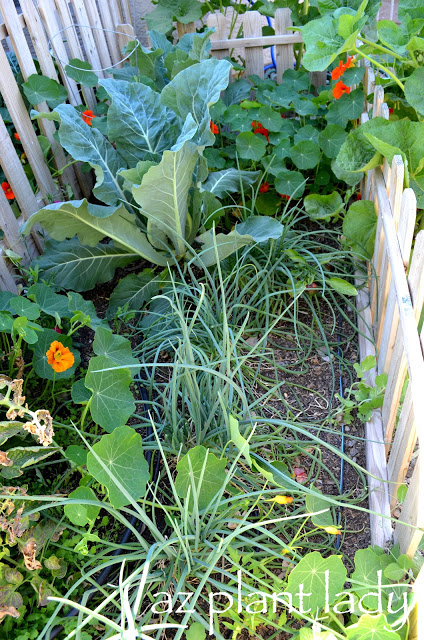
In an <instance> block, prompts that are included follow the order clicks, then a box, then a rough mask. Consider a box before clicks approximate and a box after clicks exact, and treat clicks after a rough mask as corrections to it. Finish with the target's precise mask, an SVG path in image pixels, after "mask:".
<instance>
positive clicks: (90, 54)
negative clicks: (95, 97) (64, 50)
mask: <svg viewBox="0 0 424 640" xmlns="http://www.w3.org/2000/svg"><path fill="white" fill-rule="evenodd" d="M72 4H73V7H74V11H75V18H76V21H77V24H78V25H79V27H80V33H81V39H82V41H83V43H84V48H85V53H86V56H87V58H88V61H89V63H90V64H91V66H92V67H93V69H94V71H95V72H96V73H97V75H98V76H100V78H104V75H105V74H104V73H103V71H102V63H101V62H100V57H99V54H98V52H97V48H96V43H95V41H94V37H93V32H92V30H91V29H90V20H89V19H88V15H87V10H86V7H85V2H84V0H72Z"/></svg>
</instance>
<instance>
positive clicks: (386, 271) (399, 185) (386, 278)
mask: <svg viewBox="0 0 424 640" xmlns="http://www.w3.org/2000/svg"><path fill="white" fill-rule="evenodd" d="M404 175H405V168H404V165H403V161H402V158H401V156H394V158H393V170H392V173H391V182H390V185H389V191H388V195H389V202H390V207H391V211H392V218H393V223H394V226H395V229H396V232H397V231H398V228H399V221H400V204H401V200H402V190H403V181H404ZM378 276H379V277H378V289H377V288H376V296H377V314H378V327H377V328H376V331H375V334H374V335H375V337H376V345H377V353H378V356H379V360H380V348H381V338H382V335H383V328H384V322H385V318H386V312H387V311H388V308H389V292H390V286H391V284H392V276H391V270H390V264H389V258H388V255H387V251H384V253H383V255H382V260H381V266H380V267H379V271H378ZM392 288H393V295H394V297H393V298H392V302H393V307H394V304H395V294H394V286H393V287H392ZM393 307H392V309H391V311H392V312H393ZM379 372H380V373H383V371H382V370H380V369H379Z"/></svg>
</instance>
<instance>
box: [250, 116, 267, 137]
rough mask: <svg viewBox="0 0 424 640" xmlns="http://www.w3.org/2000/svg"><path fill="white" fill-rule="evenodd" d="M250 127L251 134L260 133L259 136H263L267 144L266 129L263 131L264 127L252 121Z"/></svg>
mask: <svg viewBox="0 0 424 640" xmlns="http://www.w3.org/2000/svg"><path fill="white" fill-rule="evenodd" d="M252 127H253V133H260V134H261V135H263V136H264V137H265V138H266V141H267V142H269V137H268V136H269V131H268V129H265V127H264V126H263V125H262V124H261V123H260V122H258V121H257V120H253V122H252Z"/></svg>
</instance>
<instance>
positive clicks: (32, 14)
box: [19, 0, 58, 80]
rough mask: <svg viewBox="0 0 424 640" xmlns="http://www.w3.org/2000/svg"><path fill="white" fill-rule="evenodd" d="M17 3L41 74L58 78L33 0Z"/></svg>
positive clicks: (53, 78)
mask: <svg viewBox="0 0 424 640" xmlns="http://www.w3.org/2000/svg"><path fill="white" fill-rule="evenodd" d="M19 4H20V5H21V9H22V15H23V17H24V20H25V24H26V26H27V28H28V31H29V35H30V37H31V42H32V45H33V47H34V52H35V55H36V57H37V60H38V63H39V65H40V68H41V72H42V74H43V76H47V77H48V78H52V80H58V75H57V73H56V69H55V66H54V62H53V59H52V56H51V55H50V51H49V46H48V41H47V38H46V33H45V31H44V27H43V24H42V22H41V18H40V15H39V13H38V11H37V9H36V8H35V5H34V2H33V0H20V2H19Z"/></svg>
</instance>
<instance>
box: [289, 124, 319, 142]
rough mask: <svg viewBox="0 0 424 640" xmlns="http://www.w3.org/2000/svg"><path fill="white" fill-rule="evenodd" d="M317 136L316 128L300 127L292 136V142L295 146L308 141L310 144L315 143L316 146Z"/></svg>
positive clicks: (309, 126) (310, 126)
mask: <svg viewBox="0 0 424 640" xmlns="http://www.w3.org/2000/svg"><path fill="white" fill-rule="evenodd" d="M318 136H319V131H318V129H317V128H316V127H313V126H312V125H311V124H307V125H306V126H304V127H301V128H300V129H299V130H298V131H297V132H296V134H295V136H294V141H295V143H296V144H297V143H298V142H300V141H301V140H309V141H310V142H315V143H316V144H318Z"/></svg>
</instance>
